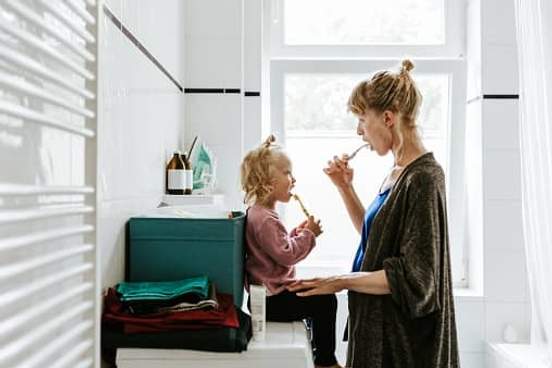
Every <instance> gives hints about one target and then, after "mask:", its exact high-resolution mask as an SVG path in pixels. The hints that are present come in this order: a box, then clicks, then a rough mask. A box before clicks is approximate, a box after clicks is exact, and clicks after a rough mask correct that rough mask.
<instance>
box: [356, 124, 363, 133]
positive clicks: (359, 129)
mask: <svg viewBox="0 0 552 368" xmlns="http://www.w3.org/2000/svg"><path fill="white" fill-rule="evenodd" d="M357 135H362V129H361V128H360V123H358V125H357Z"/></svg>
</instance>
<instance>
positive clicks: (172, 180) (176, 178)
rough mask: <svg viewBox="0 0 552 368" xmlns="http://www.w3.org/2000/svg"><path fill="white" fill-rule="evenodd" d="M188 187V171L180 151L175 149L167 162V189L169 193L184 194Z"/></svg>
mask: <svg viewBox="0 0 552 368" xmlns="http://www.w3.org/2000/svg"><path fill="white" fill-rule="evenodd" d="M185 187H186V172H185V167H184V162H182V159H181V158H180V151H175V152H174V154H173V157H172V158H171V160H170V161H169V163H168V164H167V169H166V175H165V191H166V192H167V194H176V195H179V194H184V189H185Z"/></svg>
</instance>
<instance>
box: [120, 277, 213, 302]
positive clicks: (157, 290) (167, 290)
mask: <svg viewBox="0 0 552 368" xmlns="http://www.w3.org/2000/svg"><path fill="white" fill-rule="evenodd" d="M116 290H117V293H119V296H120V298H121V301H123V302H128V301H132V300H170V299H174V298H177V297H179V296H182V295H184V294H195V295H197V296H198V297H199V298H200V299H205V298H207V296H208V295H209V279H208V278H207V276H200V277H192V278H189V279H184V280H178V281H163V282H121V283H119V284H117V286H116Z"/></svg>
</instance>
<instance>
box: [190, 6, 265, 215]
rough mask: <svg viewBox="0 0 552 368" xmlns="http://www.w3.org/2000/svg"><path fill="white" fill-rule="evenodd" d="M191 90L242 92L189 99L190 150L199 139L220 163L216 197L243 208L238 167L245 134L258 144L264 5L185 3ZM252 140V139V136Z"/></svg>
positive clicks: (192, 95) (194, 95) (250, 144)
mask: <svg viewBox="0 0 552 368" xmlns="http://www.w3.org/2000/svg"><path fill="white" fill-rule="evenodd" d="M185 4H186V9H185V13H186V18H185V19H186V21H185V23H186V27H185V28H186V39H185V50H186V51H185V54H186V76H185V85H186V88H187V89H206V88H207V89H239V90H240V93H223V92H216V93H196V92H192V93H186V125H185V131H186V139H185V141H186V144H187V145H189V144H190V142H191V141H192V139H193V138H194V136H195V135H199V136H200V137H201V138H202V139H203V140H204V141H205V142H206V144H207V145H208V146H209V147H210V148H212V150H213V152H214V154H215V155H216V157H217V162H218V165H217V181H218V184H217V191H220V192H222V193H224V195H225V201H226V205H227V207H228V208H232V209H238V208H243V198H242V194H241V191H240V183H239V164H240V160H241V158H242V156H243V153H244V150H246V149H249V148H251V147H253V146H254V145H256V144H258V141H256V142H246V141H245V138H244V134H243V133H244V131H245V130H246V129H247V130H248V131H251V130H254V131H255V132H256V133H255V134H256V135H258V137H259V138H260V120H261V119H260V114H261V105H260V100H261V99H260V97H259V96H245V92H259V91H260V88H261V82H260V78H261V70H260V69H261V14H262V12H261V1H258V0H225V1H216V0H187V1H186V2H185ZM248 136H251V135H248Z"/></svg>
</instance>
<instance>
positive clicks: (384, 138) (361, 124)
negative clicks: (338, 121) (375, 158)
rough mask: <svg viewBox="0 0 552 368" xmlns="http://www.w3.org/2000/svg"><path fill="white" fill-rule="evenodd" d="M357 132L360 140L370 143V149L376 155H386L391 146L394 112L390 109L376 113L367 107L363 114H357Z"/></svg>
mask: <svg viewBox="0 0 552 368" xmlns="http://www.w3.org/2000/svg"><path fill="white" fill-rule="evenodd" d="M357 117H358V125H357V134H358V135H360V136H362V140H363V141H364V142H366V143H368V144H370V149H372V150H374V151H376V152H377V153H378V155H380V156H384V155H386V154H387V153H388V152H389V151H390V150H391V148H392V147H393V133H392V128H393V125H394V123H395V122H394V120H395V114H393V113H392V112H390V111H384V112H383V113H378V112H377V111H375V110H371V109H369V110H368V111H367V112H366V113H365V114H364V115H357Z"/></svg>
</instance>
